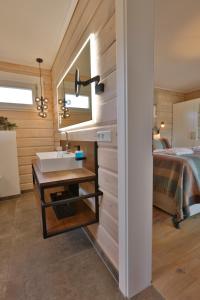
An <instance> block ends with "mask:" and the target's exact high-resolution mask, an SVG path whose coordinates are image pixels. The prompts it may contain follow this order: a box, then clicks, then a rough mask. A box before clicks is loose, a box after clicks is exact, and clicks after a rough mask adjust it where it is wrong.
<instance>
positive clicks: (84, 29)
mask: <svg viewBox="0 0 200 300" xmlns="http://www.w3.org/2000/svg"><path fill="white" fill-rule="evenodd" d="M83 5H85V6H84V10H83ZM91 33H94V34H95V41H96V48H97V55H96V63H97V70H98V73H99V75H100V76H101V79H102V80H103V81H104V83H105V92H104V93H103V94H102V95H98V96H96V98H95V99H93V101H96V106H97V123H96V124H95V126H93V127H88V128H85V129H84V130H83V129H81V130H76V131H70V132H69V133H68V136H69V139H72V140H93V141H94V140H96V133H97V131H98V130H111V133H112V142H111V143H99V152H98V153H99V165H100V168H99V184H100V188H101V189H102V191H103V192H104V196H103V197H102V199H101V203H100V222H99V225H94V226H90V227H89V229H90V231H91V233H92V234H93V236H94V237H95V238H96V240H97V242H98V243H99V245H100V247H101V248H102V249H103V251H104V252H105V254H106V255H107V256H108V257H109V258H110V260H111V261H112V263H113V264H114V265H115V267H118V221H117V220H118V217H117V203H118V200H117V177H118V176H117V132H116V122H117V120H116V72H115V70H116V53H115V52H116V43H115V41H116V35H115V1H114V0H101V1H99V0H89V1H85V0H84V1H79V2H78V5H77V7H76V10H75V12H74V15H73V17H72V20H71V23H70V26H69V28H68V30H67V32H66V34H65V37H64V39H63V42H62V45H61V47H60V50H59V52H58V54H57V57H56V60H55V62H54V65H53V68H52V81H53V94H54V98H55V103H54V110H55V112H56V111H57V105H56V85H57V83H58V82H59V80H60V79H61V76H62V75H63V73H64V71H65V70H66V69H67V68H68V67H69V65H70V63H71V61H72V60H73V58H74V57H75V56H76V54H77V52H78V51H79V49H80V48H81V46H82V45H83V43H84V42H85V40H86V39H87V38H88V36H89V35H90V34H91ZM54 122H55V125H57V116H56V114H55V118H54ZM59 137H60V136H59V134H57V128H55V140H56V143H58V142H59ZM23 171H24V172H25V171H26V169H22V172H23Z"/></svg>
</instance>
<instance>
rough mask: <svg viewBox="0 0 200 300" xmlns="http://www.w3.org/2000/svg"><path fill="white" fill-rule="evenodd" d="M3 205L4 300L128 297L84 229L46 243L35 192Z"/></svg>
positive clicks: (0, 291) (0, 290)
mask: <svg viewBox="0 0 200 300" xmlns="http://www.w3.org/2000/svg"><path fill="white" fill-rule="evenodd" d="M12 201H13V202H12ZM4 202H5V203H0V216H2V217H1V221H0V225H1V226H2V227H1V231H0V257H1V260H0V269H1V276H0V299H1V300H61V299H66V300H72V299H73V300H79V299H80V300H86V299H87V300H102V299H103V300H122V299H123V297H122V296H121V294H120V292H119V290H118V285H117V283H116V282H115V281H114V279H113V277H112V276H111V274H110V273H109V272H108V270H107V269H106V267H105V265H104V264H103V263H102V261H101V260H100V258H99V256H98V255H97V254H96V252H95V250H94V248H93V247H92V245H91V243H90V241H89V240H88V238H87V237H86V235H85V234H84V232H83V231H82V229H78V230H74V231H71V232H68V233H64V234H62V235H58V236H55V237H52V238H50V239H45V240H44V239H43V238H42V230H41V224H40V219H39V214H38V210H37V209H36V207H35V199H34V194H33V192H29V193H26V194H23V195H22V196H21V197H20V198H18V199H15V200H9V201H4ZM6 202H7V203H6ZM8 202H9V203H8ZM7 207H8V208H7ZM7 212H8V215H9V214H10V216H11V215H12V218H11V217H10V219H9V218H8V217H7Z"/></svg>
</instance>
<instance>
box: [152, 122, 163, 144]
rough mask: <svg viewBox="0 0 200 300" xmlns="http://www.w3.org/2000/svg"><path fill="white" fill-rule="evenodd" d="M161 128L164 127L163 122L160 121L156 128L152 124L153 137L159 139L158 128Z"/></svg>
mask: <svg viewBox="0 0 200 300" xmlns="http://www.w3.org/2000/svg"><path fill="white" fill-rule="evenodd" d="M162 128H165V122H163V121H162V122H161V123H160V128H158V127H157V126H154V127H153V138H154V139H157V140H158V139H160V130H161V129H162Z"/></svg>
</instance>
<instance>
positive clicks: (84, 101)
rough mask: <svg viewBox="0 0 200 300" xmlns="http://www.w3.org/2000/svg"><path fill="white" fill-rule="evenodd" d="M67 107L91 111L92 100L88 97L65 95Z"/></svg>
mask: <svg viewBox="0 0 200 300" xmlns="http://www.w3.org/2000/svg"><path fill="white" fill-rule="evenodd" d="M65 101H66V104H65V106H66V107H69V108H81V109H89V108H90V99H89V97H88V96H82V95H80V96H78V97H76V96H75V95H72V94H65Z"/></svg>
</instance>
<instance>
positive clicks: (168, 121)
mask: <svg viewBox="0 0 200 300" xmlns="http://www.w3.org/2000/svg"><path fill="white" fill-rule="evenodd" d="M154 95H155V101H154V104H156V110H157V116H156V119H155V121H154V122H155V124H156V126H157V127H158V128H159V127H160V123H161V122H162V121H164V122H165V128H164V129H161V131H160V133H161V136H162V137H165V138H167V139H168V140H169V142H171V138H172V114H173V111H172V109H173V104H174V103H177V102H182V101H184V100H185V95H184V93H179V92H174V91H168V90H164V89H158V88H156V89H155V92H154Z"/></svg>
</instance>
